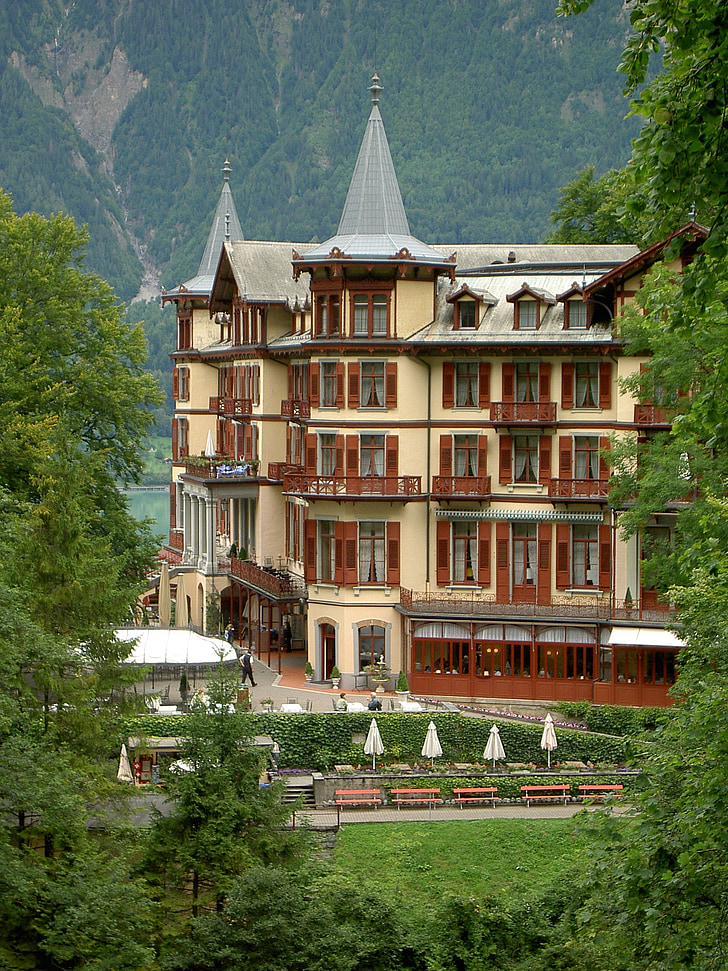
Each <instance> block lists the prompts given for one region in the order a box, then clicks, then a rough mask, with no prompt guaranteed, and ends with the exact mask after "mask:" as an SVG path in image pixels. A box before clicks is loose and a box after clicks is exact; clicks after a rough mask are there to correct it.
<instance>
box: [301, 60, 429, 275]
mask: <svg viewBox="0 0 728 971" xmlns="http://www.w3.org/2000/svg"><path fill="white" fill-rule="evenodd" d="M369 91H370V92H371V98H372V107H371V111H370V113H369V121H368V122H367V127H366V130H365V132H364V138H363V139H362V143H361V148H360V149H359V156H358V158H357V160H356V165H355V166H354V174H353V175H352V177H351V183H350V185H349V191H348V193H347V196H346V202H345V203H344V209H343V212H342V214H341V220H340V222H339V228H338V230H337V233H336V236H333V237H331V238H330V239H328V240H326V242H324V243H321V244H319V245H318V246H316V247H314V249H312V250H309V251H308V253H306V257H305V262H306V263H311V262H316V263H318V262H326V261H328V260H329V259H330V258H331V255H332V254H341V255H343V256H345V257H346V258H348V259H366V260H367V261H371V260H375V261H381V262H389V261H392V260H394V259H395V258H398V259H401V254H402V253H403V252H404V251H406V252H407V254H408V255H407V259H409V260H412V261H414V262H416V263H428V264H442V263H443V257H442V254H441V253H439V252H437V251H436V250H434V249H432V247H430V246H427V245H426V244H425V243H422V242H421V241H420V240H418V239H416V238H415V237H414V236H412V234H411V233H410V228H409V223H408V222H407V213H406V212H405V208H404V203H403V202H402V193H401V192H400V191H399V183H398V182H397V176H396V174H395V171H394V163H393V162H392V156H391V154H390V151H389V143H388V142H387V134H386V132H385V130H384V123H383V122H382V116H381V115H380V113H379V95H380V92H381V91H382V85H381V82H380V80H379V76H378V75H377V74H376V73H375V74H374V77H373V78H372V83H371V85H370V87H369ZM295 262H298V261H296V260H294V263H295Z"/></svg>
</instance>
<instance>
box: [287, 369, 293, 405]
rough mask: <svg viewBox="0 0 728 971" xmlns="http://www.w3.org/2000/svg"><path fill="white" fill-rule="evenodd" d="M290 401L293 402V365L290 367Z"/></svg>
mask: <svg viewBox="0 0 728 971" xmlns="http://www.w3.org/2000/svg"><path fill="white" fill-rule="evenodd" d="M288 400H289V401H293V365H292V364H289V365H288Z"/></svg>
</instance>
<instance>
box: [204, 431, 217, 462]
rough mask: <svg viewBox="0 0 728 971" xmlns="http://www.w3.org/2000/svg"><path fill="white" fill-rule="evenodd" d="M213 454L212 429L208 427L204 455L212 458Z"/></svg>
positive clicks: (214, 450) (214, 451)
mask: <svg viewBox="0 0 728 971" xmlns="http://www.w3.org/2000/svg"><path fill="white" fill-rule="evenodd" d="M215 454H216V449H215V440H214V438H213V437H212V431H211V430H209V429H208V432H207V442H206V443H205V457H206V458H208V459H214V458H215Z"/></svg>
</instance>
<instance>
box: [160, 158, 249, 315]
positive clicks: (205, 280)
mask: <svg viewBox="0 0 728 971" xmlns="http://www.w3.org/2000/svg"><path fill="white" fill-rule="evenodd" d="M231 172H232V167H231V165H230V162H228V160H227V159H225V164H224V165H223V167H222V174H223V184H222V192H221V193H220V198H219V200H218V203H217V209H216V210H215V215H214V216H213V218H212V225H211V226H210V233H209V235H208V237H207V245H206V246H205V251H204V253H203V254H202V259H201V260H200V265H199V267H198V269H197V276H194V277H192V279H191V280H187V281H185V283H182V284H180V285H179V286H178V287H175V288H174V289H173V290H167V291H164V296H165V298H169V297H174V295H175V294H180V293H186V294H193V295H195V296H209V295H210V294H211V293H212V287H213V283H214V282H215V272H216V271H217V264H218V262H219V260H220V253H221V252H222V248H223V244H224V243H225V242H226V241H227V240H231V241H232V240H235V241H237V240H241V239H244V237H243V230H242V228H241V226H240V220H239V219H238V214H237V211H236V209H235V203H234V201H233V194H232V192H231V191H230V173H231Z"/></svg>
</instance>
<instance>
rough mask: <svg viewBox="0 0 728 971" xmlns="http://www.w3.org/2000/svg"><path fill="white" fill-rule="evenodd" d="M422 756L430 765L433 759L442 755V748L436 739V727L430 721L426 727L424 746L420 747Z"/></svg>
mask: <svg viewBox="0 0 728 971" xmlns="http://www.w3.org/2000/svg"><path fill="white" fill-rule="evenodd" d="M422 755H423V756H424V757H425V758H426V759H429V760H430V765H432V760H433V759H436V758H438V757H439V756H440V755H442V746H441V745H440V739H439V738H438V737H437V726H436V725H435V723H434V722H432V721H431V722H430V724H429V725H428V726H427V734H426V735H425V744H424V745H423V746H422Z"/></svg>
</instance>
